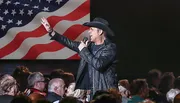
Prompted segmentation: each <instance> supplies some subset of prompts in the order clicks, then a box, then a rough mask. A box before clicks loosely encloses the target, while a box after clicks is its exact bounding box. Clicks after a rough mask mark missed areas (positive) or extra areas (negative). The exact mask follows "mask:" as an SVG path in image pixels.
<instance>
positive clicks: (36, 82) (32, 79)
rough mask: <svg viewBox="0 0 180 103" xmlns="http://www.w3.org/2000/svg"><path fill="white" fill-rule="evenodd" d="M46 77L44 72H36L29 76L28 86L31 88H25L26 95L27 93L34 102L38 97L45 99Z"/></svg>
mask: <svg viewBox="0 0 180 103" xmlns="http://www.w3.org/2000/svg"><path fill="white" fill-rule="evenodd" d="M45 85H46V82H45V78H44V76H43V74H42V73H40V72H34V73H32V74H30V75H29V76H28V86H29V88H28V89H26V90H25V92H24V93H25V95H27V96H28V97H29V98H30V99H31V100H32V101H33V102H36V101H37V100H38V99H44V98H45V96H46V93H44V89H45Z"/></svg>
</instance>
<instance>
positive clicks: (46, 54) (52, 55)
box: [36, 30, 86, 59]
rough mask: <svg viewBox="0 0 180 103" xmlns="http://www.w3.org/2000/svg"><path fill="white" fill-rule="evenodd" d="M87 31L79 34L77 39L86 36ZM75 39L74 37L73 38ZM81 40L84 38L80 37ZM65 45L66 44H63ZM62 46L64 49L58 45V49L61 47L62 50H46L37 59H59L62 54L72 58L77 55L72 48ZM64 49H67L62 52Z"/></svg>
mask: <svg viewBox="0 0 180 103" xmlns="http://www.w3.org/2000/svg"><path fill="white" fill-rule="evenodd" d="M82 31H83V30H82ZM85 32H86V31H84V32H83V33H81V35H79V37H78V38H76V41H77V40H78V39H79V38H82V37H83V36H84V33H85ZM68 36H70V35H68ZM72 39H73V38H72ZM80 40H82V39H80ZM61 46H63V45H61ZM54 47H55V46H53V48H54ZM63 47H64V46H63ZM63 47H62V49H61V48H60V47H56V48H58V49H60V50H58V51H50V52H44V53H41V54H40V55H39V56H38V57H37V58H36V59H44V58H47V59H59V58H62V56H63V57H64V58H70V57H71V56H73V55H75V54H76V52H75V51H72V50H70V49H68V48H67V47H64V48H63ZM64 49H65V50H67V51H66V52H64V53H63V52H62V51H64ZM67 54H69V55H67ZM76 59H78V58H76Z"/></svg>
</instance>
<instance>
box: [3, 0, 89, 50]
mask: <svg viewBox="0 0 180 103" xmlns="http://www.w3.org/2000/svg"><path fill="white" fill-rule="evenodd" d="M85 1H86V0H69V1H68V2H67V3H66V4H65V5H64V6H63V7H61V8H60V9H58V10H56V11H54V12H51V13H47V12H41V13H39V14H37V15H36V16H35V17H34V19H33V20H32V21H31V22H30V23H29V24H27V25H25V26H23V27H14V28H11V29H9V30H8V32H7V34H6V35H5V36H4V37H3V38H1V39H0V48H3V47H4V46H6V45H7V44H9V43H10V42H11V41H12V40H13V39H14V38H15V36H16V34H17V33H19V32H21V31H22V30H23V31H33V30H35V29H36V28H38V27H39V26H40V25H41V23H40V21H41V20H40V19H41V18H42V17H45V18H48V17H49V16H52V15H54V16H65V15H67V14H69V13H71V12H72V11H74V10H75V9H76V8H78V7H79V6H80V5H81V4H83V3H84V2H85Z"/></svg>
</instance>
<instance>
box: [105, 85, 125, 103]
mask: <svg viewBox="0 0 180 103" xmlns="http://www.w3.org/2000/svg"><path fill="white" fill-rule="evenodd" d="M108 92H109V93H110V94H111V95H113V96H114V97H115V98H116V100H117V102H118V103H121V102H122V95H121V94H120V92H119V90H118V89H116V88H110V89H108Z"/></svg>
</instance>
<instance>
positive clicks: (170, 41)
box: [0, 0, 180, 79]
mask: <svg viewBox="0 0 180 103" xmlns="http://www.w3.org/2000/svg"><path fill="white" fill-rule="evenodd" d="M95 17H102V18H104V19H106V20H108V21H109V23H110V27H111V28H112V29H113V31H114V32H115V34H116V38H114V42H115V43H116V44H117V48H118V59H119V64H118V66H117V72H118V75H119V79H123V78H129V79H131V78H137V77H145V76H146V75H147V72H148V71H149V70H150V69H154V68H157V69H159V70H161V71H162V72H174V74H175V76H178V75H179V74H180V71H179V68H180V63H179V61H180V60H179V59H180V55H179V53H180V47H179V44H180V42H179V41H180V38H179V34H180V1H178V0H176V1H173V0H91V20H92V19H93V18H95ZM18 65H25V66H27V67H29V69H30V70H31V71H41V72H43V73H45V74H48V73H49V71H51V70H52V69H57V68H61V69H63V70H65V71H68V72H73V73H74V74H76V72H77V68H78V65H79V60H36V61H35V60H34V61H30V60H26V61H22V60H1V61H0V71H1V73H12V70H13V69H14V67H15V66H18Z"/></svg>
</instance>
